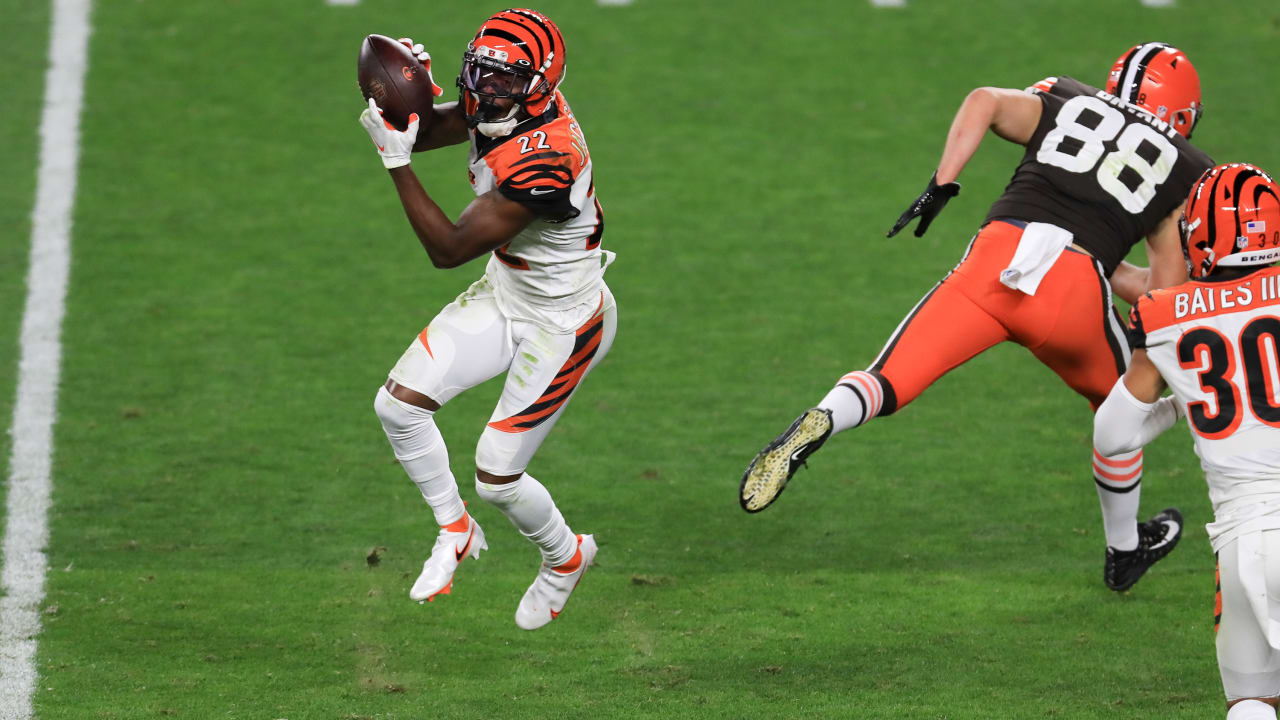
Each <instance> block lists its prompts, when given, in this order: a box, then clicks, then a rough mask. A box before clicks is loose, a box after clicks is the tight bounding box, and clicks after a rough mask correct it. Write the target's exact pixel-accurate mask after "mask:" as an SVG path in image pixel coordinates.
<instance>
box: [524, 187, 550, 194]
mask: <svg viewBox="0 0 1280 720" xmlns="http://www.w3.org/2000/svg"><path fill="white" fill-rule="evenodd" d="M555 191H556V189H555V188H529V194H530V195H546V194H547V193H553V192H555Z"/></svg>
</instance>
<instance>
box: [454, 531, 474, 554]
mask: <svg viewBox="0 0 1280 720" xmlns="http://www.w3.org/2000/svg"><path fill="white" fill-rule="evenodd" d="M475 539H476V531H475V530H474V529H473V530H472V531H471V534H470V535H468V536H467V544H466V545H464V546H463V547H462V549H461V550H458V549H456V548H455V549H454V552H455V553H457V555H458V558H457V559H458V562H462V558H464V557H466V556H467V551H468V550H470V549H471V543H472V542H473V541H474V540H475Z"/></svg>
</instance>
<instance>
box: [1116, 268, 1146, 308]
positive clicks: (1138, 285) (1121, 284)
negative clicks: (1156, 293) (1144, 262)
mask: <svg viewBox="0 0 1280 720" xmlns="http://www.w3.org/2000/svg"><path fill="white" fill-rule="evenodd" d="M1151 289H1152V285H1151V269H1150V268H1144V267H1139V266H1137V265H1134V264H1132V263H1129V262H1121V263H1120V265H1119V267H1117V268H1116V271H1115V272H1114V273H1112V275H1111V290H1112V291H1113V292H1114V293H1115V294H1116V295H1118V296H1119V297H1120V299H1122V300H1124V301H1125V302H1127V303H1129V304H1130V305H1133V304H1134V303H1136V302H1138V298H1140V297H1142V295H1143V293H1145V292H1147V291H1148V290H1151Z"/></svg>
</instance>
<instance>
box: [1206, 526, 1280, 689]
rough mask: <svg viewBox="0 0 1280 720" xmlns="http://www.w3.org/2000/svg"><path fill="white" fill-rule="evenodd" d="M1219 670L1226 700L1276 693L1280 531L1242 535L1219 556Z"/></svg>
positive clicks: (1279, 670)
mask: <svg viewBox="0 0 1280 720" xmlns="http://www.w3.org/2000/svg"><path fill="white" fill-rule="evenodd" d="M1218 573H1219V575H1218V578H1219V583H1220V584H1221V588H1222V590H1221V593H1222V595H1221V599H1222V618H1221V620H1220V621H1219V624H1218V638H1217V645H1218V670H1219V671H1220V672H1221V674H1222V688H1223V690H1224V691H1225V692H1226V695H1227V700H1238V699H1240V698H1246V697H1275V696H1276V695H1277V694H1280V530H1260V531H1255V532H1247V533H1245V534H1243V535H1241V536H1240V537H1238V538H1236V539H1235V540H1232V541H1231V542H1229V543H1227V545H1226V546H1225V547H1223V548H1222V549H1221V550H1220V551H1219V552H1218Z"/></svg>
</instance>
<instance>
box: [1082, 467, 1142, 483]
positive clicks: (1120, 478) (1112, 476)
mask: <svg viewBox="0 0 1280 720" xmlns="http://www.w3.org/2000/svg"><path fill="white" fill-rule="evenodd" d="M1093 474H1094V475H1096V476H1097V477H1099V478H1101V479H1103V480H1110V481H1111V482H1117V483H1123V482H1128V481H1129V480H1132V479H1134V478H1135V477H1137V476H1139V475H1141V474H1142V468H1141V467H1139V468H1138V469H1137V470H1134V471H1133V472H1130V473H1127V474H1125V475H1120V474H1118V473H1112V472H1107V471H1106V470H1105V469H1103V468H1102V467H1100V466H1099V465H1098V463H1094V464H1093Z"/></svg>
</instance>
